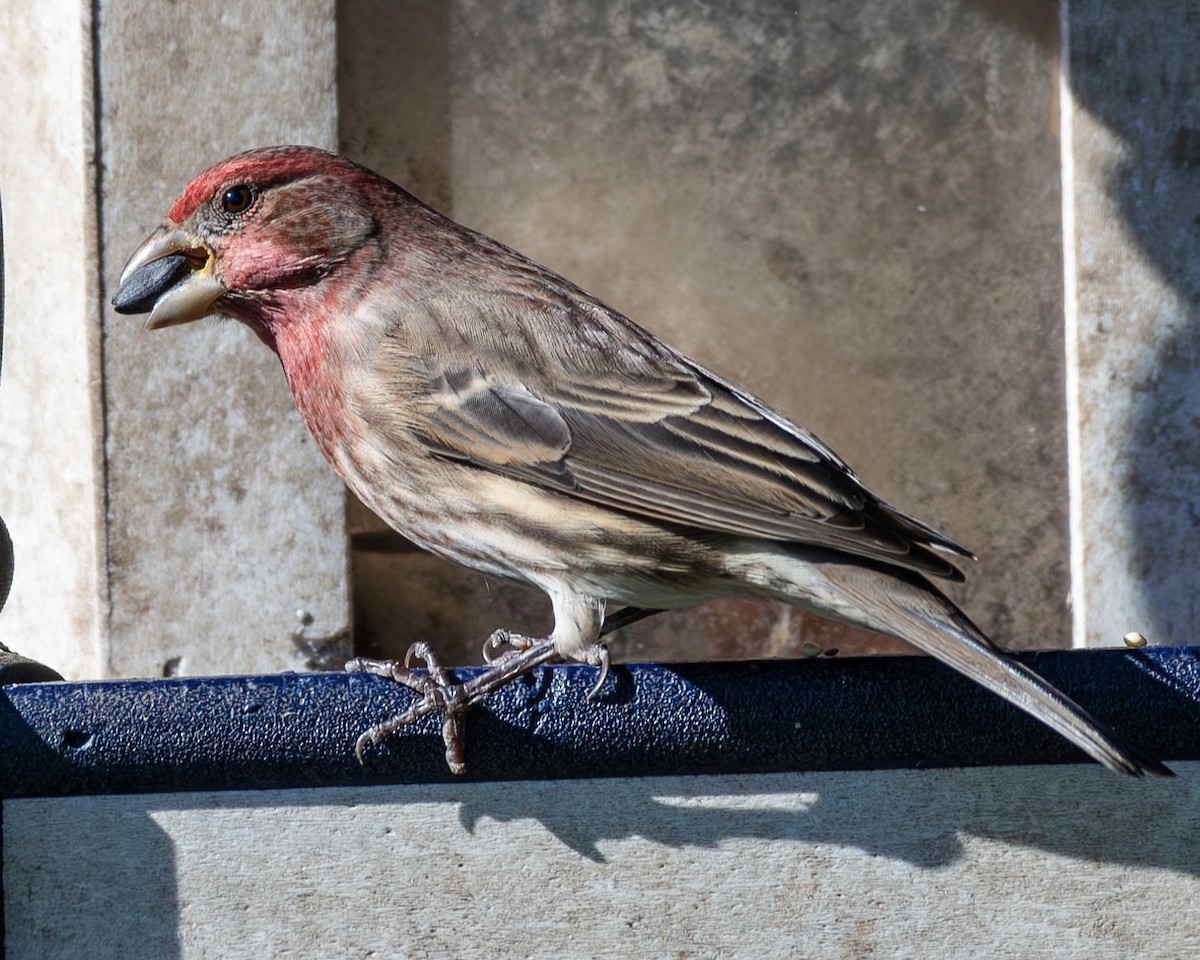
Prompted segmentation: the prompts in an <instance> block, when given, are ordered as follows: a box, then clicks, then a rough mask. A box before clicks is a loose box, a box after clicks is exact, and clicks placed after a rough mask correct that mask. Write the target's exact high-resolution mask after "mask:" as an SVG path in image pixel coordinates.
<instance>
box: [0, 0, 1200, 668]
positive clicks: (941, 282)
mask: <svg viewBox="0 0 1200 960" xmlns="http://www.w3.org/2000/svg"><path fill="white" fill-rule="evenodd" d="M1189 9H1190V8H1189V7H1188V6H1187V5H1186V4H1184V3H1182V2H1181V3H1175V4H1165V5H1160V6H1158V7H1156V8H1155V11H1154V15H1153V16H1148V17H1142V16H1140V14H1139V15H1138V16H1136V17H1135V15H1134V14H1132V13H1125V12H1124V10H1123V7H1122V6H1121V5H1120V4H1115V3H1111V2H1109V3H1105V2H1100V0H1087V2H1084V0H1078V2H1073V3H1070V4H1069V5H1068V6H1064V8H1063V16H1062V18H1061V22H1060V17H1059V16H1058V14H1057V13H1056V11H1055V10H1054V9H1053V8H1051V7H1047V5H1045V4H1043V3H1038V2H1032V0H1030V2H1024V3H1016V4H1003V5H1000V4H993V3H984V2H979V0H922V2H920V3H919V4H916V5H907V6H905V7H903V8H901V7H897V6H896V5H895V4H890V3H885V2H882V0H881V2H869V3H865V4H859V5H855V6H853V7H852V8H848V7H846V5H845V4H836V3H832V2H813V3H806V4H803V5H801V6H799V7H787V8H777V7H776V6H775V5H769V4H764V5H761V6H760V7H730V6H727V7H724V8H720V9H717V8H710V9H703V8H697V7H693V6H689V5H670V4H660V5H651V6H649V7H648V6H646V5H635V4H605V5H595V4H586V3H572V2H565V0H564V2H556V3H549V4H547V3H540V4H534V3H529V2H526V0H501V2H498V3H480V2H472V0H456V2H454V3H449V4H425V3H418V2H415V0H404V2H396V3H389V2H383V0H355V2H351V0H344V2H342V3H340V4H335V3H334V2H333V0H304V2H302V3H298V4H294V5H292V6H291V7H290V8H289V12H288V16H286V17H281V16H279V15H278V12H277V11H276V9H275V8H274V7H272V6H270V5H264V6H261V7H259V6H257V5H253V4H251V5H243V6H242V7H239V8H238V10H237V11H233V10H231V9H229V8H227V7H226V6H222V5H220V4H216V3H213V2H209V0H199V2H196V3H191V4H186V5H182V6H180V5H169V6H168V5H150V6H149V7H144V8H143V7H141V6H139V7H138V8H136V10H135V9H134V8H129V7H128V5H123V4H116V3H109V2H101V3H99V4H82V3H79V2H77V0H76V2H69V0H59V2H57V3H53V4H32V3H24V2H22V3H16V4H9V5H8V6H7V7H6V8H5V11H4V12H2V13H0V18H3V24H0V25H3V26H4V29H3V30H0V48H2V52H3V54H4V55H3V56H0V71H2V72H3V74H2V78H3V80H4V83H2V84H0V111H2V114H3V117H4V121H5V124H6V127H5V136H4V137H3V138H0V184H2V185H3V188H4V191H5V201H6V206H5V212H6V214H7V221H6V226H7V227H8V234H7V236H8V241H9V243H8V252H7V255H8V278H9V288H10V290H9V314H8V330H7V333H8V342H7V345H8V353H7V356H6V360H7V363H6V365H5V377H4V381H3V388H2V390H0V462H3V463H4V464H5V465H6V466H8V465H11V466H10V467H9V469H7V470H4V471H0V512H2V513H3V515H4V516H5V518H6V520H7V521H8V522H9V524H10V526H11V528H12V532H13V538H14V541H15V545H16V552H17V567H16V580H15V583H14V587H13V593H12V598H11V600H10V601H9V606H8V608H6V610H5V611H4V613H3V614H0V631H2V632H3V635H4V636H3V639H4V640H5V641H6V642H9V643H10V645H13V646H16V647H18V648H20V649H22V650H23V651H24V652H26V653H30V654H32V655H35V656H40V657H41V658H43V659H45V660H47V661H48V662H50V663H51V665H53V666H56V667H58V668H59V669H61V670H63V672H65V673H67V674H68V675H70V676H73V677H82V676H96V675H104V674H117V675H131V674H133V675H151V676H152V675H159V674H161V673H164V672H183V673H214V672H236V671H252V670H276V669H281V668H286V667H295V666H300V665H301V664H302V662H303V659H304V658H303V656H302V655H300V654H299V653H297V651H296V647H295V644H294V642H293V633H294V632H295V631H296V630H297V629H298V628H299V626H300V620H299V617H298V611H304V612H305V613H306V615H307V617H309V618H311V619H312V621H313V622H312V623H311V624H310V625H309V626H308V627H307V634H308V636H309V637H311V638H313V639H314V640H315V641H316V642H318V643H319V641H320V640H321V639H322V638H328V637H336V636H338V635H339V634H340V633H341V632H342V631H343V629H344V627H345V626H346V624H347V622H348V620H349V618H350V616H351V614H350V611H349V609H348V606H349V605H348V601H347V596H348V593H349V591H350V590H352V591H353V594H354V597H355V602H354V611H353V617H354V619H355V622H356V626H357V628H358V634H359V640H360V644H361V645H362V646H363V647H364V648H368V649H376V650H385V651H386V650H390V651H399V650H402V649H403V648H404V647H405V646H406V645H407V644H408V643H409V642H410V641H411V640H412V639H414V638H417V637H420V638H425V639H431V640H433V641H434V642H435V643H436V644H437V645H439V646H441V647H442V649H443V650H445V651H448V652H449V658H450V659H451V660H465V659H472V660H473V659H477V653H476V650H477V645H478V642H479V640H480V639H481V638H482V637H483V636H485V635H486V634H487V633H488V632H490V631H491V630H492V629H494V628H495V627H498V626H516V627H521V628H523V629H526V630H534V629H537V628H539V627H543V626H544V625H546V623H547V616H546V610H545V604H544V603H543V601H542V600H541V599H540V598H539V597H537V596H536V595H532V594H529V593H523V592H521V591H519V590H513V589H512V588H507V587H504V586H502V585H493V584H487V583H486V582H484V581H483V580H482V578H480V577H478V576H476V575H474V574H470V573H465V572H462V571H458V570H456V569H453V568H450V567H447V566H445V565H443V564H441V563H440V562H438V561H435V560H433V559H431V558H428V557H426V556H424V555H423V554H417V553H413V552H411V551H408V550H406V548H405V547H404V545H403V544H402V543H399V542H397V539H396V538H392V537H390V536H388V535H387V534H386V533H385V534H382V535H381V534H380V532H379V525H378V523H377V522H375V521H373V520H372V519H371V518H369V517H366V516H364V515H363V514H362V513H361V512H359V511H355V510H353V509H352V510H351V515H350V521H349V526H348V527H347V526H346V525H345V523H344V521H343V513H342V494H341V491H340V487H339V485H338V483H337V481H336V480H335V479H334V477H333V475H332V473H331V472H330V471H329V470H328V469H327V468H326V467H325V465H324V464H323V463H322V462H321V461H320V457H319V456H318V455H317V454H316V452H315V451H314V449H313V447H312V444H311V443H310V442H309V441H308V440H307V438H306V436H305V434H304V431H303V429H302V427H301V426H300V424H299V422H298V420H297V418H296V416H295V414H294V412H293V411H292V409H291V406H290V400H289V399H288V397H287V395H286V390H285V388H284V384H283V381H282V378H281V376H280V375H279V371H278V369H277V367H276V365H275V363H274V361H273V359H272V358H271V357H270V355H269V354H268V353H267V352H266V351H264V350H262V349H261V348H260V347H259V345H258V344H257V343H256V342H254V341H253V339H252V338H251V337H250V336H249V335H248V334H247V333H246V332H245V331H243V330H241V329H239V328H237V327H235V326H232V325H226V326H209V327H207V328H199V327H195V328H185V329H182V330H177V331H167V332H164V333H159V334H157V335H153V336H151V335H148V334H144V333H143V332H142V331H141V329H140V325H139V324H138V323H137V321H135V320H132V319H128V318H119V317H116V316H114V315H112V314H111V313H110V312H109V311H108V310H107V308H106V307H105V306H104V304H105V302H106V300H107V297H108V295H109V294H110V293H111V289H112V284H113V283H114V281H115V278H116V276H117V274H118V272H119V270H120V267H121V264H122V262H123V259H124V257H125V256H126V255H127V254H128V252H129V251H130V250H131V249H132V247H133V246H134V245H135V244H136V242H137V241H138V239H139V238H140V237H141V236H142V235H143V234H144V233H145V232H146V231H147V230H148V229H149V228H150V227H152V226H153V224H154V223H155V222H156V221H157V220H158V218H159V217H160V216H161V215H162V212H163V211H164V210H165V208H166V206H167V205H168V203H169V202H170V200H171V198H172V197H173V196H174V195H175V193H177V192H178V190H179V189H180V188H181V187H182V185H183V184H184V183H185V182H186V181H187V180H188V178H189V177H190V176H191V175H192V174H193V173H194V172H196V171H197V170H199V169H200V168H202V167H204V166H206V165H207V164H208V163H210V162H212V161H213V160H215V159H217V158H219V157H221V156H224V155H226V154H229V153H231V152H234V151H235V150H238V149H242V148H244V147H248V146H252V145H256V144H261V143H267V142H279V141H298V142H309V143H317V144H321V145H325V146H334V145H337V144H339V143H340V145H341V147H342V148H343V149H344V150H345V151H346V152H347V153H349V154H350V155H352V156H354V157H356V158H359V159H362V160H364V161H366V162H368V163H370V164H371V165H373V166H376V167H377V168H379V169H380V170H382V171H383V172H384V173H386V174H388V175H390V176H392V177H393V178H395V179H397V180H398V181H400V182H402V183H404V184H405V185H407V186H409V187H410V188H412V189H413V190H414V191H415V192H417V193H418V194H420V195H422V196H423V197H425V198H426V199H428V200H430V201H431V202H433V203H434V204H436V205H438V206H440V207H442V208H443V209H446V210H448V211H450V212H451V213H452V214H453V215H455V216H456V217H458V218H459V219H461V220H463V221H465V222H467V223H469V224H471V225H472V226H475V227H478V228H480V229H482V230H484V231H486V232H490V233H492V234H494V235H496V236H498V237H499V238H500V239H502V240H505V241H506V242H509V243H511V244H513V245H515V246H517V247H518V248H519V249H522V250H524V251H525V252H527V253H529V254H530V255H532V256H534V257H536V258H538V259H541V260H542V261H543V262H546V263H547V264H549V265H550V266H552V267H554V268H555V269H558V270H559V271H561V272H563V273H565V274H566V275H568V276H570V277H571V278H573V279H575V280H577V281H578V282H580V283H581V284H583V285H584V286H585V287H587V288H589V289H591V290H592V291H594V292H595V293H597V294H598V295H600V296H601V297H603V298H604V299H606V300H607V301H609V302H610V303H611V304H613V305H614V306H616V307H617V308H619V309H621V310H623V311H624V312H626V313H628V314H629V315H630V316H632V317H633V318H634V319H636V320H638V321H639V322H641V323H643V324H644V325H646V326H648V327H649V328H651V329H652V330H654V331H656V332H658V333H660V334H661V335H663V336H664V337H666V338H668V339H669V340H670V341H672V342H673V343H675V344H677V345H678V346H680V347H682V348H683V349H685V350H687V351H689V352H691V353H692V354H694V355H695V356H696V357H697V358H698V359H700V360H701V361H702V362H704V363H706V364H708V365H709V366H711V367H713V368H715V369H717V370H718V371H720V372H722V373H724V374H726V375H728V376H730V377H732V378H734V379H737V380H739V381H742V382H743V383H745V384H747V385H748V386H750V387H751V388H752V389H753V390H754V391H756V392H757V393H759V394H761V395H762V396H763V397H765V398H766V399H768V400H769V401H771V402H772V403H774V404H776V405H777V406H779V407H780V408H781V409H782V410H784V411H785V412H787V413H788V414H790V415H791V416H793V417H795V418H796V419H798V420H800V421H801V422H802V423H805V424H806V425H808V426H809V427H811V428H812V429H814V430H815V431H816V432H817V433H818V434H819V435H821V436H822V437H823V438H824V439H825V440H827V441H828V442H829V443H831V444H832V445H833V446H834V447H835V448H836V449H838V450H839V452H841V453H842V454H843V455H844V456H845V457H846V458H847V459H848V460H849V461H850V463H851V464H852V465H854V466H855V467H856V468H857V470H858V471H859V473H860V474H861V475H862V476H863V478H864V479H865V480H866V481H867V482H868V484H870V485H871V486H872V487H873V488H874V489H876V490H877V491H878V492H879V493H880V494H882V495H883V496H884V497H886V498H887V499H889V500H891V501H892V502H894V503H896V504H897V505H898V506H900V507H902V508H904V509H907V510H909V511H911V512H914V513H915V514H917V515H918V516H921V517H922V518H924V519H926V520H928V521H930V522H932V523H934V524H935V525H937V526H940V527H941V528H943V529H945V530H946V531H947V532H948V533H950V534H952V535H954V536H955V537H957V538H959V539H960V540H962V541H963V542H964V543H965V544H967V545H968V546H969V547H971V548H972V549H974V550H975V551H976V552H978V553H979V554H980V561H979V563H978V564H975V565H972V567H971V569H970V570H969V571H968V573H969V576H970V579H969V581H968V584H967V585H966V586H965V587H963V588H962V589H960V590H958V591H957V592H956V597H957V598H958V599H959V600H961V602H962V603H963V604H964V605H965V607H966V609H967V610H968V611H969V612H970V613H971V614H972V615H973V617H974V618H975V619H977V620H978V621H979V622H980V623H981V625H983V626H984V627H985V628H986V629H988V630H990V631H991V632H992V633H993V635H994V636H995V637H996V638H997V639H998V640H999V641H1001V642H1002V643H1006V644H1009V645H1012V646H1064V645H1068V644H1069V643H1071V642H1072V641H1074V642H1075V643H1091V644H1094V643H1109V642H1117V641H1119V638H1120V636H1121V635H1122V634H1123V633H1125V632H1126V631H1127V630H1130V629H1139V630H1141V631H1142V632H1144V633H1146V634H1147V635H1148V636H1149V637H1150V638H1151V639H1152V640H1153V641H1156V642H1164V643H1180V642H1187V641H1189V640H1190V639H1191V636H1192V633H1193V630H1194V627H1195V625H1196V620H1197V611H1196V609H1195V604H1194V601H1193V600H1192V592H1193V591H1192V590H1191V588H1190V585H1191V581H1192V578H1193V571H1195V570H1196V568H1197V560H1198V558H1197V555H1196V552H1197V550H1200V547H1197V546H1196V544H1197V542H1198V541H1197V538H1195V537H1194V536H1192V530H1193V527H1194V521H1193V519H1192V513H1193V508H1192V504H1193V503H1195V502H1196V499H1197V498H1196V496H1195V494H1196V492H1197V491H1195V489H1194V487H1195V485H1196V483H1197V480H1196V477H1197V475H1198V471H1196V469H1195V464H1196V462H1197V457H1196V453H1195V436H1196V433H1197V431H1196V424H1195V417H1194V414H1193V413H1192V411H1193V410H1194V409H1195V406H1196V405H1195V403H1193V402H1192V401H1193V400H1194V399H1195V396H1196V394H1197V392H1198V390H1197V384H1196V380H1195V375H1194V374H1193V373H1192V371H1194V370H1195V369H1196V368H1197V365H1196V364H1195V363H1194V362H1193V361H1194V359H1195V358H1194V356H1193V354H1194V353H1195V343H1194V341H1195V338H1194V336H1192V331H1191V327H1192V323H1193V313H1194V306H1193V304H1194V302H1195V301H1196V289H1197V281H1196V276H1195V270H1196V268H1195V264H1196V262H1197V258H1196V257H1195V255H1194V254H1195V252H1196V249H1195V248H1196V233H1195V227H1194V224H1193V220H1194V219H1195V217H1196V212H1195V211H1194V210H1193V207H1194V205H1195V201H1194V197H1195V196H1196V195H1197V191H1196V190H1195V189H1194V187H1195V186H1196V185H1195V184H1194V183H1193V180H1194V178H1195V177H1196V176H1197V174H1196V172H1195V171H1196V169H1197V165H1196V164H1195V163H1194V156H1193V155H1194V154H1195V153H1196V151H1197V148H1196V141H1197V135H1196V133H1195V131H1196V129H1198V128H1200V124H1198V123H1197V121H1196V118H1195V117H1194V116H1193V114H1194V113H1195V110H1196V109H1197V108H1196V106H1195V104H1194V102H1193V98H1192V96H1191V89H1190V86H1189V78H1190V77H1191V76H1192V74H1193V72H1194V66H1195V63H1194V61H1195V57H1196V53H1195V50H1196V49H1197V48H1196V46H1195V44H1194V43H1191V42H1190V40H1189V38H1190V37H1191V36H1192V33H1190V32H1189V31H1192V32H1194V30H1193V27H1192V26H1190V24H1191V21H1190V20H1189V19H1188V16H1189V14H1188V10H1189ZM93 18H94V19H93ZM1064 25H1065V28H1064ZM1118 38H1120V40H1119V42H1118ZM1064 45H1065V46H1066V48H1067V56H1066V59H1065V60H1063V59H1062V54H1063V50H1064ZM1064 64H1065V69H1060V68H1062V67H1063V65H1064ZM1060 130H1061V131H1063V135H1062V136H1060ZM1064 184H1065V187H1064ZM48 199H49V200H51V201H52V202H51V203H49V204H48V203H47V200H48ZM50 214H52V215H50ZM1064 232H1065V234H1066V237H1067V243H1066V245H1065V246H1064V243H1063V237H1064ZM1064 251H1065V252H1064ZM347 530H349V532H350V534H351V536H352V538H353V540H354V543H355V549H354V550H353V551H352V553H350V552H348V550H347V545H346V537H345V534H346V531H347ZM348 562H349V566H350V573H351V575H350V577H349V580H348V579H347V566H348ZM1072 600H1074V604H1073V606H1072ZM628 633H629V634H630V636H628V637H627V638H626V645H625V647H624V648H623V649H622V648H618V649H617V651H616V652H617V654H618V655H624V656H625V657H627V658H664V659H669V658H688V657H703V656H756V655H764V654H774V655H778V654H786V653H794V652H796V651H797V650H798V649H799V648H800V647H801V646H802V644H804V643H805V642H815V643H816V644H817V645H818V646H820V647H826V648H828V647H836V648H838V649H840V650H842V651H843V652H849V651H853V650H855V649H882V648H885V647H886V646H887V645H886V644H881V643H879V642H878V641H877V640H876V639H874V638H871V637H864V636H862V635H857V636H855V635H852V634H850V633H848V632H847V631H844V630H842V629H841V628H837V627H831V626H829V625H827V624H824V623H822V622H818V621H815V620H814V619H813V618H811V617H802V616H800V615H799V614H797V613H795V612H794V611H789V610H786V609H783V608H773V607H762V606H758V605H752V604H745V603H730V604H725V605H714V606H711V607H708V608H704V609H702V610H699V611H696V612H694V613H691V614H681V615H677V616H673V617H671V618H664V619H663V620H661V621H657V622H651V623H649V624H646V625H643V626H641V627H639V628H635V629H634V630H631V631H628Z"/></svg>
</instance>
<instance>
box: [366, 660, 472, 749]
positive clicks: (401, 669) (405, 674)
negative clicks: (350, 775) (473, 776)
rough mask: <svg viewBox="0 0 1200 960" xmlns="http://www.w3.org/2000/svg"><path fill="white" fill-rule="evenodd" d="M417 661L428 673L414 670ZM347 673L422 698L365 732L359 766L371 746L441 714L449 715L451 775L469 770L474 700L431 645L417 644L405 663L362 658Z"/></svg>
mask: <svg viewBox="0 0 1200 960" xmlns="http://www.w3.org/2000/svg"><path fill="white" fill-rule="evenodd" d="M414 660H422V661H424V663H425V667H426V670H425V671H424V672H417V671H416V670H413V669H412V663H413V661H414ZM346 670H347V672H349V673H373V674H375V675H376V676H380V677H386V678H387V679H389V680H393V681H395V682H396V683H399V684H401V685H403V686H405V687H408V688H409V689H410V690H414V691H416V692H417V693H419V694H421V695H422V699H420V700H418V701H417V702H416V703H414V704H413V705H412V706H411V707H409V708H408V709H407V710H405V711H404V712H403V713H399V714H397V715H396V716H394V717H392V718H391V719H389V720H385V721H383V722H382V723H378V724H376V725H375V726H373V727H370V728H368V729H367V730H364V731H363V733H362V735H361V736H359V738H358V740H356V741H355V743H354V755H355V757H357V758H358V762H359V763H360V764H361V763H362V762H363V751H364V750H365V749H366V748H367V747H368V746H376V745H377V744H380V743H382V742H383V741H384V740H386V739H387V738H388V737H390V736H391V735H392V734H394V733H396V732H398V731H399V730H401V729H402V728H404V727H406V726H408V725H409V724H410V723H415V722H416V721H417V720H419V719H421V717H423V716H425V715H426V714H427V713H433V712H434V711H436V710H441V711H443V712H444V713H445V715H446V717H445V720H444V721H443V722H442V740H443V741H444V742H445V744H446V763H447V764H448V765H449V767H450V770H451V772H452V773H462V772H463V771H464V770H465V769H466V761H465V760H464V756H463V750H464V747H463V744H464V742H465V736H464V734H465V729H466V716H465V715H466V711H467V708H468V707H469V706H470V705H471V703H472V702H473V698H472V696H471V695H470V694H469V693H468V691H467V690H466V687H465V685H463V684H460V683H455V682H454V680H453V678H452V677H451V676H450V671H448V670H447V669H446V668H445V667H443V666H442V665H441V663H440V662H439V661H438V659H437V656H436V655H435V654H434V652H433V649H432V648H431V647H430V646H429V644H427V643H424V642H417V643H414V644H413V645H412V646H411V647H409V648H408V652H407V653H405V655H404V662H403V663H401V662H400V661H397V660H368V659H365V658H361V657H359V658H355V659H354V660H350V661H349V662H347V664H346Z"/></svg>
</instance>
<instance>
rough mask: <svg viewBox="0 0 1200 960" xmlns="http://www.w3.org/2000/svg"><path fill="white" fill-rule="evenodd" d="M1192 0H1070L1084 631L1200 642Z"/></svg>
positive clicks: (1198, 272) (1198, 156)
mask: <svg viewBox="0 0 1200 960" xmlns="http://www.w3.org/2000/svg"><path fill="white" fill-rule="evenodd" d="M1198 28H1200V9H1198V8H1197V7H1196V6H1195V4H1190V3H1183V2H1174V3H1164V4H1152V5H1150V6H1148V7H1140V6H1131V5H1129V4H1124V3H1120V2H1112V0H1078V2H1072V3H1071V4H1070V16H1069V45H1070V61H1069V62H1070V89H1071V96H1072V98H1073V102H1074V104H1075V110H1074V115H1073V117H1072V118H1071V121H1072V122H1071V127H1072V128H1073V135H1072V137H1071V140H1070V143H1069V148H1070V149H1069V154H1068V156H1069V157H1070V160H1071V164H1070V166H1071V171H1072V174H1073V180H1074V191H1073V200H1074V207H1075V209H1074V220H1075V231H1074V237H1073V241H1074V247H1075V256H1076V270H1075V276H1076V277H1077V278H1078V316H1077V336H1076V338H1075V343H1074V348H1075V350H1076V351H1077V355H1078V369H1079V384H1078V392H1077V396H1078V404H1079V423H1080V433H1079V447H1078V460H1077V463H1078V464H1079V472H1078V476H1077V480H1076V497H1075V504H1074V506H1075V517H1074V521H1075V524H1076V529H1077V530H1078V537H1077V545H1078V546H1077V550H1076V557H1075V562H1076V570H1077V578H1078V581H1079V583H1080V584H1081V585H1082V589H1081V590H1078V592H1079V593H1080V594H1081V596H1082V599H1083V604H1082V606H1081V607H1080V608H1079V610H1078V619H1079V625H1078V629H1077V631H1076V639H1077V641H1078V642H1083V641H1086V642H1087V643H1088V644H1092V645H1095V644H1114V643H1120V639H1121V637H1122V635H1123V634H1125V633H1126V632H1128V631H1130V630H1139V631H1141V632H1142V633H1143V634H1145V635H1146V636H1147V637H1148V638H1149V639H1150V640H1151V642H1154V643H1164V644H1187V643H1195V642H1197V628H1198V627H1200V606H1198V605H1197V601H1196V575H1197V570H1198V569H1200V538H1198V537H1197V536H1196V531H1197V513H1196V505H1197V503H1198V502H1200V413H1198V411H1200V338H1197V330H1196V325H1197V304H1198V303H1200V257H1198V256H1197V251H1198V246H1200V244H1198V240H1200V201H1198V198H1200V100H1198V99H1197V97H1196V76H1197V72H1198V71H1200V46H1198V45H1197V43H1196V36H1197V29H1198Z"/></svg>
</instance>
